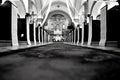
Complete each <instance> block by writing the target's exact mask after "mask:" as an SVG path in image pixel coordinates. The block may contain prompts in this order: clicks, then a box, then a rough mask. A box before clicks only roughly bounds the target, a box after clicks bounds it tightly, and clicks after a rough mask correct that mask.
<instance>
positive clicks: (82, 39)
mask: <svg viewBox="0 0 120 80" xmlns="http://www.w3.org/2000/svg"><path fill="white" fill-rule="evenodd" d="M83 43H84V26H83V25H82V38H81V45H83Z"/></svg>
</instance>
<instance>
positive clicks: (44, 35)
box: [44, 30, 46, 43]
mask: <svg viewBox="0 0 120 80" xmlns="http://www.w3.org/2000/svg"><path fill="white" fill-rule="evenodd" d="M44 42H45V43H46V32H45V30H44Z"/></svg>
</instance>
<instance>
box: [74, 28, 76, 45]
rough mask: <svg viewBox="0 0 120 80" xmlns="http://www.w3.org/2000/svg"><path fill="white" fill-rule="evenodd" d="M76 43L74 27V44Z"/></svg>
mask: <svg viewBox="0 0 120 80" xmlns="http://www.w3.org/2000/svg"><path fill="white" fill-rule="evenodd" d="M75 43H76V28H75V29H74V44H75Z"/></svg>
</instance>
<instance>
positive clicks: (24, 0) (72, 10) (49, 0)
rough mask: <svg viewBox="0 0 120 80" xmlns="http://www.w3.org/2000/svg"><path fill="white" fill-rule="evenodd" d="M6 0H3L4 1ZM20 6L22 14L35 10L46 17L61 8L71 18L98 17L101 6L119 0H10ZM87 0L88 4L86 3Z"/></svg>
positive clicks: (114, 3) (19, 9)
mask: <svg viewBox="0 0 120 80" xmlns="http://www.w3.org/2000/svg"><path fill="white" fill-rule="evenodd" d="M4 1H6V0H3V2H4ZM10 1H12V2H13V3H15V4H16V5H17V7H18V11H19V13H20V15H21V16H24V15H25V13H32V12H34V13H35V14H37V16H38V17H44V16H46V15H48V14H49V12H51V11H54V10H61V11H64V12H66V13H68V15H70V16H71V18H76V17H81V16H82V15H85V14H91V15H92V16H93V17H96V16H97V15H98V14H100V8H102V7H103V6H104V5H106V3H107V4H108V5H109V8H111V7H113V6H114V5H117V2H116V1H117V0H10ZM86 2H87V4H86Z"/></svg>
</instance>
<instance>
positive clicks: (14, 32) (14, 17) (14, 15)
mask: <svg viewBox="0 0 120 80" xmlns="http://www.w3.org/2000/svg"><path fill="white" fill-rule="evenodd" d="M17 14H18V12H17V8H16V6H14V5H12V14H11V16H12V22H11V35H12V36H11V39H12V46H19V44H18V35H17V33H18V30H17V28H18V26H17ZM3 36H4V34H3Z"/></svg>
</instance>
